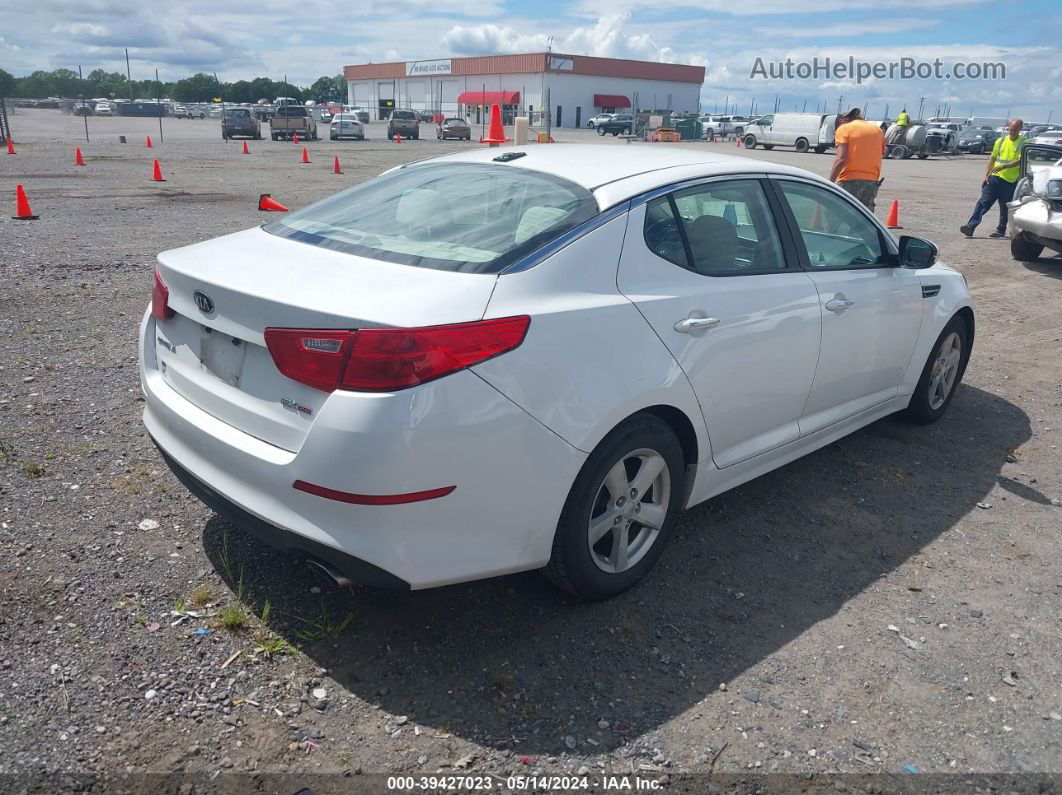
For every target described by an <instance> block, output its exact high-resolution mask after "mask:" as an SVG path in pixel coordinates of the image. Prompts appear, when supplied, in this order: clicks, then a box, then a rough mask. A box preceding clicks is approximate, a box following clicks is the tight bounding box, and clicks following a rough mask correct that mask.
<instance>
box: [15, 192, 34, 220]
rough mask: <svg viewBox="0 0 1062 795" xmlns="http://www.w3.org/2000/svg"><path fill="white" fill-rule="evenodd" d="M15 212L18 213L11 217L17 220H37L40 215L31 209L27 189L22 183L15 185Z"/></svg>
mask: <svg viewBox="0 0 1062 795" xmlns="http://www.w3.org/2000/svg"><path fill="white" fill-rule="evenodd" d="M15 213H17V214H16V215H12V216H11V217H12V218H14V219H15V220H16V221H36V220H37V219H38V218H39V217H40V216H37V215H34V214H33V210H31V209H30V204H29V199H27V198H26V191H25V190H23V189H22V186H21V185H16V186H15Z"/></svg>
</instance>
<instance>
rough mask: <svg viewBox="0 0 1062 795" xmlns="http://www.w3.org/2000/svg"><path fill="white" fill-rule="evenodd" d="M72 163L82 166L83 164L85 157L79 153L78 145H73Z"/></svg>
mask: <svg viewBox="0 0 1062 795" xmlns="http://www.w3.org/2000/svg"><path fill="white" fill-rule="evenodd" d="M74 165H75V166H83V165H85V158H84V157H82V155H81V147H80V146H78V147H75V149H74Z"/></svg>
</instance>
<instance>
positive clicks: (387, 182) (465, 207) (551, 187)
mask: <svg viewBox="0 0 1062 795" xmlns="http://www.w3.org/2000/svg"><path fill="white" fill-rule="evenodd" d="M597 212H598V209H597V202H596V201H595V200H594V197H593V196H592V195H591V194H590V192H589V191H587V190H586V189H585V188H582V187H581V186H579V185H576V184H575V183H572V182H569V181H568V180H565V179H561V178H559V177H554V176H552V175H549V174H542V173H539V172H535V171H530V170H528V169H524V168H514V167H512V166H503V165H494V164H491V165H486V164H479V163H443V164H439V163H430V164H429V163H425V164H423V165H419V166H411V167H408V168H403V169H399V170H397V171H392V172H390V173H388V174H384V175H383V176H381V177H377V178H376V179H374V180H370V181H368V182H364V183H362V184H360V185H357V186H355V187H353V188H351V189H349V190H346V191H344V192H343V193H340V194H337V195H335V196H332V197H331V198H328V199H325V200H324V201H321V202H318V203H317V204H313V205H310V206H309V207H306V208H305V209H302V210H299V211H298V212H295V213H292V214H291V215H290V216H287V217H285V218H283V219H281V220H279V221H276V222H274V223H272V224H269V225H268V226H266V227H264V228H265V231H267V232H270V233H271V234H274V235H279V236H280V237H286V238H289V239H291V240H298V241H301V242H304V243H309V244H311V245H315V246H320V247H322V248H328V249H333V250H337V251H344V252H348V253H351V254H358V255H361V256H364V257H369V258H372V259H379V260H385V261H387V262H397V263H401V264H403V265H415V266H417V267H422V268H436V269H439V270H449V271H462V272H468V273H497V272H499V271H501V270H504V269H505V268H506V267H508V266H509V265H511V264H513V263H514V262H517V261H518V260H519V259H521V258H522V257H525V256H527V255H528V254H531V253H532V252H534V251H536V250H538V249H539V248H541V247H542V246H544V245H546V244H547V243H549V242H551V241H553V240H555V239H556V238H558V237H560V236H561V235H563V234H564V233H565V232H567V231H569V230H571V229H573V228H575V227H576V226H579V225H580V224H582V223H583V222H585V221H587V220H589V219H590V218H592V217H593V216H595V215H596V214H597Z"/></svg>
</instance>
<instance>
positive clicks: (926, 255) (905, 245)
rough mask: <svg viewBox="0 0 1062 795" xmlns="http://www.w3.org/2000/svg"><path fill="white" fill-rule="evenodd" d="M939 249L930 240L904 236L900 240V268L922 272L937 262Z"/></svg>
mask: <svg viewBox="0 0 1062 795" xmlns="http://www.w3.org/2000/svg"><path fill="white" fill-rule="evenodd" d="M937 252H938V249H937V247H936V246H935V245H933V244H932V243H930V242H929V241H928V240H923V239H922V238H920V237H912V236H911V235H904V236H903V237H901V238H900V267H903V268H912V269H914V270H921V269H922V268H929V267H931V266H932V265H933V263H935V262H936V261H937Z"/></svg>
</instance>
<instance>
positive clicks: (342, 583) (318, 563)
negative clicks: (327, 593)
mask: <svg viewBox="0 0 1062 795" xmlns="http://www.w3.org/2000/svg"><path fill="white" fill-rule="evenodd" d="M306 565H307V566H309V567H310V568H311V569H312V570H314V571H316V572H317V573H318V574H323V575H324V576H326V577H327V578H328V579H329V580H331V581H332V582H333V583H335V585H336V587H338V588H353V587H354V582H353V581H352V580H351V579H350V577H348V576H347V575H345V574H341V573H340V572H338V571H336V570H335V569H334V568H332V567H331V566H329V565H328V564H327V563H325V562H324V561H323V560H317V559H316V558H307V560H306Z"/></svg>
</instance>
